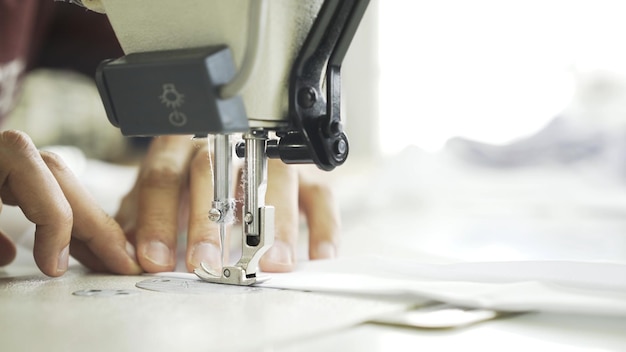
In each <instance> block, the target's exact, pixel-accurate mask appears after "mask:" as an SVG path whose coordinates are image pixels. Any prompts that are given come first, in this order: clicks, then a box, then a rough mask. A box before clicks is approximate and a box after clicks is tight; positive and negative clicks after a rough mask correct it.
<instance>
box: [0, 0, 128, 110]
mask: <svg viewBox="0 0 626 352" xmlns="http://www.w3.org/2000/svg"><path fill="white" fill-rule="evenodd" d="M121 55H122V50H121V48H120V46H119V44H118V42H117V39H116V38H115V35H114V33H113V30H112V28H111V25H110V24H109V22H108V19H107V17H106V16H105V15H102V14H98V13H95V12H91V11H88V10H86V9H84V8H82V7H79V6H76V5H72V4H70V3H67V2H60V1H53V0H0V122H1V121H2V120H3V119H4V117H5V116H6V115H7V114H8V113H9V111H10V110H11V108H12V107H13V105H14V103H15V98H16V97H17V94H18V91H19V86H20V81H21V78H22V77H23V75H24V73H25V72H26V71H27V70H29V69H33V68H38V67H46V68H60V69H70V70H75V71H78V72H81V73H84V74H86V75H88V76H91V77H93V75H94V73H95V69H96V67H97V65H98V63H99V62H100V61H102V60H103V59H106V58H112V57H119V56H121Z"/></svg>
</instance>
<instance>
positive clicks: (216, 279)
mask: <svg viewBox="0 0 626 352" xmlns="http://www.w3.org/2000/svg"><path fill="white" fill-rule="evenodd" d="M193 272H194V273H195V274H196V275H197V276H198V277H199V278H201V279H202V280H204V281H207V282H212V283H216V284H227V285H238V286H251V285H254V284H256V283H261V282H264V281H267V280H268V279H269V277H268V276H261V277H258V276H257V275H256V273H254V274H246V271H245V269H244V268H242V267H238V266H225V267H224V268H223V269H222V272H221V273H218V272H216V271H215V270H213V269H211V268H209V267H208V266H206V265H205V264H204V263H200V267H199V268H196V269H195V270H194V271H193Z"/></svg>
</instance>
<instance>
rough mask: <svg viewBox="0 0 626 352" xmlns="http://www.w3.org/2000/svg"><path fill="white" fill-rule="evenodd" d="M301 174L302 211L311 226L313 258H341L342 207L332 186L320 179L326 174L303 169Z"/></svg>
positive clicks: (300, 198)
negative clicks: (338, 256)
mask: <svg viewBox="0 0 626 352" xmlns="http://www.w3.org/2000/svg"><path fill="white" fill-rule="evenodd" d="M303 169H304V170H306V171H304V172H300V173H299V185H300V190H299V200H300V209H301V210H302V212H303V213H304V216H305V217H306V220H307V225H308V227H309V258H311V259H330V258H335V257H336V256H337V246H338V242H339V231H340V216H339V207H338V206H337V203H336V202H335V198H334V195H333V192H332V189H331V188H330V186H329V185H328V184H326V183H324V182H321V181H320V180H323V179H324V176H325V175H322V174H321V173H322V172H323V171H321V170H318V169H311V168H308V167H305V168H301V170H303Z"/></svg>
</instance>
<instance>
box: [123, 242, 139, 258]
mask: <svg viewBox="0 0 626 352" xmlns="http://www.w3.org/2000/svg"><path fill="white" fill-rule="evenodd" d="M126 254H128V256H129V257H130V259H132V260H134V261H137V252H136V251H135V246H133V244H132V243H130V242H126Z"/></svg>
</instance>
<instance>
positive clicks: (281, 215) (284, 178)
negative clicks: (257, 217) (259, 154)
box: [260, 159, 299, 272]
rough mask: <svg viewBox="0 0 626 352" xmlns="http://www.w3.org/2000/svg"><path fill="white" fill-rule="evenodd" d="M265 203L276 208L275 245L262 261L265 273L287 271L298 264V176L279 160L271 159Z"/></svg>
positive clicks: (261, 264) (292, 169)
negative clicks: (296, 262)
mask: <svg viewBox="0 0 626 352" xmlns="http://www.w3.org/2000/svg"><path fill="white" fill-rule="evenodd" d="M265 202H266V203H267V204H268V205H272V206H274V207H275V209H276V219H275V231H276V238H275V241H274V245H272V247H271V248H270V249H269V251H268V252H267V253H266V254H265V255H264V256H263V257H262V258H261V261H260V266H261V269H262V270H263V271H268V272H286V271H291V270H293V268H294V265H295V259H296V254H295V253H296V242H297V238H298V217H299V211H298V174H297V172H296V169H295V168H294V167H292V166H289V165H285V164H284V163H283V162H282V161H280V160H273V159H271V160H269V161H268V169H267V193H266V196H265Z"/></svg>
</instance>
